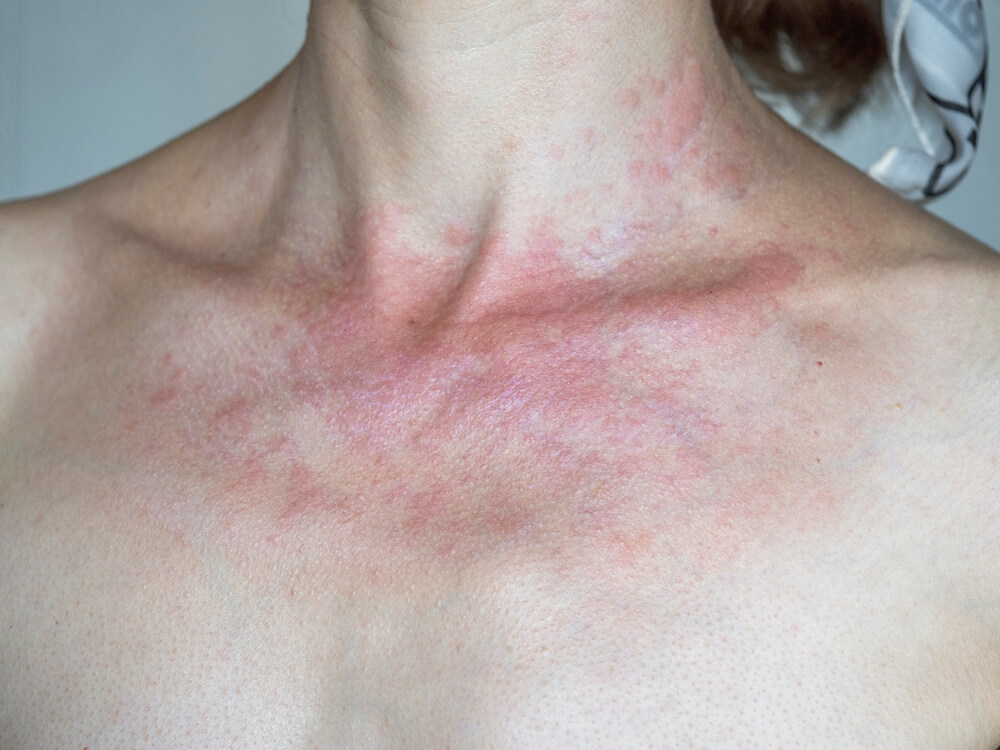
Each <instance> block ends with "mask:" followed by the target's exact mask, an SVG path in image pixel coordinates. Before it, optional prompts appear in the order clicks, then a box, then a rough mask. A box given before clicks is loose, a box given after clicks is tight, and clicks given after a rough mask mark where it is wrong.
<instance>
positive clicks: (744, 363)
mask: <svg viewBox="0 0 1000 750" xmlns="http://www.w3.org/2000/svg"><path fill="white" fill-rule="evenodd" d="M0 267H2V268H3V269H4V272H3V274H2V275H0V597H2V600H3V601H4V607H3V608H0V633H3V637H2V638H0V745H2V746H3V747H18V748H50V747H51V748H71V747H76V748H84V747H89V748H92V749H96V748H136V747H144V748H145V747H149V748H161V747H162V748H178V747H199V748H201V747H212V748H223V747H234V748H236V747H240V748H245V747H262V748H263V747H267V748H279V747H280V748H415V747H419V748H424V747H426V748H535V747H537V748H559V747H574V748H577V747H587V748H622V747H657V748H668V747H669V748H718V747H741V748H776V747H784V748H800V747H802V748H805V747H810V748H811V747H837V748H872V747H879V748H907V749H911V748H947V749H948V750H959V749H962V748H968V749H970V750H972V749H977V750H993V748H995V747H996V746H997V745H998V744H1000V650H998V646H1000V643H998V638H1000V608H998V606H997V604H996V602H997V601H998V596H1000V553H998V551H997V550H998V548H997V545H996V543H995V541H996V538H997V534H998V532H1000V515H998V512H997V507H998V506H997V504H998V500H1000V488H998V483H997V480H996V476H997V474H998V455H1000V403H998V400H1000V399H998V396H997V395H996V394H997V392H998V391H997V388H996V385H997V382H998V380H1000V358H998V353H1000V343H998V342H1000V313H998V309H1000V308H998V305H997V302H998V292H1000V271H998V268H1000V266H998V261H997V260H996V258H995V257H994V255H993V254H992V253H991V252H990V251H989V249H987V248H984V247H982V246H979V245H977V244H976V243H974V242H973V241H972V240H970V239H969V238H968V237H966V236H965V235H963V234H961V233H960V232H958V231H957V230H954V229H952V228H950V227H948V226H946V225H944V224H942V223H940V222H938V221H937V220H935V219H932V218H931V217H930V216H929V215H927V214H925V213H924V212H923V211H922V210H920V209H918V208H915V207H912V206H909V205H906V204H905V203H903V202H902V201H901V200H898V199H896V198H895V197H894V196H892V195H890V194H889V193H887V192H886V191H884V190H883V189H882V188H879V187H877V186H875V185H874V184H872V183H871V182H870V181H868V180H867V178H865V177H864V176H863V175H861V174H859V173H857V172H856V171H854V170H853V169H852V168H851V167H849V166H847V165H844V164H842V163H840V162H839V161H838V160H836V159H835V158H834V157H832V156H831V155H829V154H827V153H826V152H824V151H823V150H822V149H820V148H819V147H817V146H815V145H814V144H812V143H811V142H809V141H808V140H807V139H805V138H804V137H802V136H800V135H799V134H797V133H795V132H793V131H792V130H790V129H789V128H787V127H786V126H785V125H784V124H782V123H781V122H780V121H779V120H778V119H777V118H776V117H775V116H773V115H772V114H771V113H770V112H769V111H768V110H767V109H766V108H765V107H763V106H762V105H760V104H759V103H758V102H757V101H756V99H755V98H754V96H753V94H752V93H751V92H750V90H749V89H748V88H747V87H746V86H745V84H743V82H742V80H741V79H740V77H739V75H738V73H737V72H736V70H735V68H734V67H733V66H732V64H731V63H730V61H729V59H728V57H727V56H726V54H725V52H724V50H723V49H722V46H721V43H720V41H719V40H718V39H717V36H716V34H715V31H714V28H713V26H712V22H711V17H710V14H709V12H708V9H707V7H704V5H703V4H702V3H701V2H698V1H697V0H670V1H669V2H656V3H652V2H629V3H624V2H620V3H607V2H598V1H597V0H579V1H574V2H566V0H558V1H557V0H520V1H518V0H499V1H497V2H491V3H481V2H473V1H472V0H381V1H380V2H371V1H369V0H350V1H349V0H314V3H313V8H312V15H311V18H310V31H309V36H308V40H307V42H306V45H305V47H304V49H303V51H302V53H301V54H300V55H299V57H298V58H296V60H295V61H294V62H293V63H292V64H291V66H290V67H289V68H288V69H287V70H286V71H284V72H283V73H282V74H281V75H280V76H279V77H278V78H276V79H275V81H273V82H272V83H271V84H270V85H269V86H267V87H266V88H265V89H263V90H262V91H261V92H260V93H259V94H257V95H256V96H255V97H253V98H252V99H250V100H248V101H247V102H245V103H244V104H242V105H241V106H239V107H237V108H236V109H234V110H232V111H231V112H229V113H227V114H225V115H224V116H222V117H221V118H219V119H217V120H215V121H213V122H212V123H209V124H207V125H205V126H203V127H201V128H199V129H198V130H196V131H194V132H192V133H191V134H188V135H186V136H184V137H183V138H181V139H179V140H177V141H175V142H174V143H172V144H170V145H168V146H167V147H165V148H164V149H162V150H160V151H158V152H157V153H155V154H153V155H152V156H150V157H148V158H146V159H144V160H141V161H139V162H137V163H135V164H133V165H130V166H127V167H125V168H122V169H120V170H117V171H115V172H113V173H111V174H109V175H106V176H104V177H102V178H100V179H98V180H95V181H92V182H90V183H87V184H85V185H82V186H79V187H77V188H74V189H72V190H69V191H66V192H63V193H60V194H57V195H54V196H50V197H47V198H43V199H37V200H33V201H27V202H22V203H18V204H11V205H8V206H5V207H0Z"/></svg>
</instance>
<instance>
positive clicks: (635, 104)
mask: <svg viewBox="0 0 1000 750" xmlns="http://www.w3.org/2000/svg"><path fill="white" fill-rule="evenodd" d="M617 99H618V103H619V104H621V105H622V106H623V107H625V108H626V109H638V108H639V105H640V104H641V103H642V94H640V93H639V90H638V89H636V88H627V89H623V90H621V91H619V92H618V97H617Z"/></svg>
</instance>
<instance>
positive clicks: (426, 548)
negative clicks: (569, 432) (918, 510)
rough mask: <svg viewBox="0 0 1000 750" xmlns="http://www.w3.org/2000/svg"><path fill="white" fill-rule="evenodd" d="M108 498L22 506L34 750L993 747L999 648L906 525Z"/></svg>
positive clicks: (11, 513)
mask: <svg viewBox="0 0 1000 750" xmlns="http://www.w3.org/2000/svg"><path fill="white" fill-rule="evenodd" d="M105 468H106V467H105ZM109 473H113V472H108V471H103V472H95V475H91V476H84V475H80V476H77V477H76V482H75V484H74V486H73V487H64V488H63V489H64V493H63V494H62V496H61V498H59V501H58V502H53V500H54V498H53V497H51V496H50V497H49V500H50V502H48V503H38V504H36V505H35V506H34V508H29V506H28V505H27V504H25V503H23V502H20V500H18V499H17V498H10V497H5V502H4V506H5V507H4V510H3V512H4V514H5V516H4V524H2V528H3V535H4V539H3V545H0V546H2V549H3V550H4V552H3V562H4V570H5V575H4V578H3V582H2V583H3V588H4V591H3V593H4V599H5V601H6V602H7V603H8V605H9V606H7V607H6V608H5V613H4V617H3V620H4V621H3V623H2V624H3V626H4V629H5V632H6V633H7V634H8V636H7V638H5V640H4V645H3V646H2V648H0V665H2V669H3V672H4V674H5V678H4V680H3V681H2V682H3V684H4V688H3V689H2V690H0V716H2V718H3V726H4V727H5V729H4V732H5V734H7V736H8V737H12V738H13V740H12V741H11V743H10V744H11V746H26V747H31V746H39V747H42V746H72V745H76V744H79V745H80V746H81V747H87V746H89V747H132V746H136V744H140V745H145V746H150V747H160V746H163V747H166V746H177V745H184V746H217V747H224V746H233V747H236V746H249V745H255V746H261V747H263V746H268V747H359V748H360V747H364V748H368V747H455V748H461V747H469V748H479V747H518V748H521V747H545V748H549V747H560V746H574V747H631V746H636V747H638V746H649V745H653V746H659V747H678V748H681V747H685V748H687V747H709V746H718V745H732V744H736V745H740V746H744V747H774V746H779V745H784V746H788V747H807V746H816V745H817V744H821V745H823V744H829V743H832V742H836V743H837V744H838V746H844V747H859V748H861V747H873V746H879V747H913V746H926V747H937V746H940V747H949V748H963V747H967V748H982V749H983V750H989V748H990V745H989V738H990V737H991V736H992V735H991V734H990V733H991V732H993V731H994V730H995V729H996V728H997V722H996V719H997V717H998V715H1000V710H998V709H1000V705H998V696H997V695H996V694H995V693H991V692H990V688H989V684H990V680H989V676H990V675H991V674H992V675H995V674H996V670H997V669H998V668H1000V663H998V659H996V658H995V657H994V656H993V655H992V654H994V653H995V651H991V649H992V646H993V644H992V642H991V641H990V640H989V638H988V637H987V634H985V633H984V632H982V629H981V626H980V625H979V624H978V622H977V620H976V618H975V616H974V613H973V612H971V611H969V610H968V609H967V608H966V606H965V604H964V603H963V602H962V601H961V600H960V598H958V597H956V598H954V599H952V598H949V597H948V596H947V593H948V592H947V591H943V590H942V588H941V585H940V580H939V578H940V571H939V570H938V569H937V568H936V567H935V565H934V564H932V563H931V562H929V560H928V558H927V556H926V555H924V554H922V553H921V552H920V548H921V546H922V539H923V537H921V534H924V533H925V532H926V530H922V529H921V528H920V526H919V524H912V525H911V526H910V527H909V528H905V527H904V526H903V523H904V520H903V515H900V516H899V517H896V518H889V517H886V516H885V515H880V514H879V513H876V512H869V513H867V514H859V515H856V516H855V517H853V518H852V519H850V520H852V521H854V522H855V523H854V524H853V526H851V525H843V526H832V525H830V526H826V527H825V528H821V525H820V524H819V522H818V521H816V522H814V523H813V524H812V525H811V526H810V525H808V524H802V523H792V522H789V524H788V525H786V526H781V524H780V523H779V522H778V521H776V520H775V519H774V518H771V519H766V520H765V522H766V523H767V524H770V527H771V530H772V532H773V533H766V534H765V533H764V532H763V531H762V530H758V533H757V534H756V536H755V535H754V534H752V533H750V532H749V530H748V528H745V527H742V526H741V524H740V522H737V521H735V520H733V519H731V518H730V519H728V520H727V519H726V518H725V517H724V515H723V511H722V510H719V511H718V512H716V513H714V514H709V513H707V512H706V511H702V512H701V513H700V515H699V513H696V512H695V511H694V510H692V509H687V510H686V511H685V510H679V509H676V508H674V509H673V511H672V512H671V514H669V515H668V514H666V513H665V512H662V511H661V512H660V514H659V515H656V514H654V513H652V511H649V512H648V513H647V516H646V518H647V521H648V523H646V525H642V523H641V521H642V518H643V516H641V515H639V514H638V513H631V514H630V515H628V516H627V517H626V515H624V514H623V515H620V516H618V517H614V516H608V517H604V518H601V519H596V518H595V519H592V520H591V521H590V522H588V525H587V526H586V528H584V527H583V526H582V525H580V523H579V522H578V523H577V524H576V525H570V526H569V527H566V528H562V529H560V528H559V527H558V525H557V519H560V518H567V516H564V515H558V514H556V515H551V516H548V517H539V519H538V520H536V522H535V525H531V524H528V525H526V526H525V528H524V529H520V530H517V533H514V532H513V531H510V530H508V531H507V532H505V533H506V534H507V536H506V537H504V538H505V539H506V541H505V542H504V543H503V544H498V543H497V540H498V538H499V537H498V536H497V533H495V532H491V533H490V534H489V535H486V532H485V531H480V532H479V533H480V535H481V537H480V539H479V540H478V542H477V543H476V544H471V543H469V542H468V541H467V540H466V541H462V540H460V539H456V540H453V541H452V542H451V543H450V544H445V541H446V540H447V536H446V535H444V530H443V528H439V529H435V530H434V534H435V535H436V536H437V538H438V540H437V542H436V543H435V544H430V543H429V542H428V541H427V539H424V540H423V541H422V542H419V543H418V541H419V540H418V539H415V538H413V537H411V536H406V535H402V536H400V537H399V538H394V537H393V536H392V533H391V532H392V529H393V528H395V527H394V525H393V523H394V522H391V521H389V520H385V519H384V518H383V519H382V521H381V523H382V526H381V529H382V531H380V532H379V534H376V533H375V532H374V531H373V528H372V527H371V524H372V523H373V522H374V521H373V517H366V516H365V515H364V514H361V515H359V516H357V517H356V518H355V519H354V520H353V521H351V522H348V521H347V520H344V519H343V518H341V517H340V516H337V517H336V523H334V521H333V520H331V519H330V518H329V517H327V514H325V513H324V514H321V515H312V516H308V517H309V518H311V521H310V522H309V523H305V521H302V520H301V519H300V520H299V521H297V522H296V523H295V524H292V525H286V526H281V523H285V522H283V521H281V519H279V518H277V517H276V516H273V515H271V516H268V515H262V514H244V515H242V516H236V515H232V514H230V515H228V516H224V515H214V516H213V515H212V514H211V513H208V512H207V511H206V513H205V515H204V516H203V522H202V523H200V524H199V523H196V522H195V521H194V520H193V516H192V515H191V509H190V508H188V507H184V508H175V512H176V514H177V515H176V517H174V518H170V517H169V516H168V515H157V514H155V513H151V512H150V511H149V508H150V507H151V506H150V505H149V503H150V502H151V500H150V499H149V496H148V495H147V496H146V497H145V498H140V497H137V496H136V494H135V493H141V492H146V493H151V494H155V493H158V492H165V491H166V489H165V488H166V484H164V483H163V482H160V481H153V480H148V481H147V482H146V483H145V484H142V485H140V483H132V484H131V485H125V484H121V485H116V484H115V483H109V482H108V480H107V476H108V474H109ZM165 473H166V472H165ZM175 489H176V488H175ZM187 489H188V490H193V489H194V485H193V484H191V485H189V486H188V487H187ZM130 493H132V494H131V496H130ZM168 494H169V493H168ZM229 499H230V500H233V501H235V498H229ZM550 501H551V502H554V503H555V502H561V503H568V502H570V501H571V499H569V498H562V497H558V496H552V497H551V498H550ZM630 502H641V503H644V504H645V505H648V506H649V507H656V506H657V502H659V501H656V500H655V499H653V498H641V497H638V496H637V497H635V498H633V499H632V500H631V501H630ZM43 507H44V510H42V508H43ZM167 507H168V506H167V505H164V506H163V508H167ZM163 513H166V511H163ZM670 517H672V518H673V521H672V522H671V521H670ZM845 520H847V519H845ZM351 523H353V524H354V525H353V526H352V525H351ZM462 523H469V521H467V520H466V521H463V522H462ZM477 523H478V522H477ZM452 525H453V526H454V527H455V528H452V529H451V533H454V534H459V533H460V532H459V529H458V528H457V527H459V526H461V524H459V522H458V521H457V520H453V521H452ZM490 528H493V527H490ZM779 532H780V533H779ZM408 533H409V534H411V535H412V534H415V533H417V532H416V531H414V530H412V529H411V530H410V531H409V532H408ZM466 533H467V532H466ZM487 538H488V539H489V545H487V543H486V540H487Z"/></svg>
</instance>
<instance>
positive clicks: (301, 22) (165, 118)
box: [0, 0, 1000, 248]
mask: <svg viewBox="0 0 1000 750" xmlns="http://www.w3.org/2000/svg"><path fill="white" fill-rule="evenodd" d="M621 1H623V2H625V1H627V0H621ZM985 5H986V13H987V27H988V28H989V30H990V31H991V32H992V34H991V37H992V38H993V40H994V41H996V40H997V39H1000V4H998V2H997V0H985ZM307 12H308V0H171V2H169V3H164V2H153V0H0V201H2V200H9V199H13V198H20V197H27V196H32V195H38V194H41V193H46V192H50V191H53V190H56V189H59V188H62V187H66V186H68V185H71V184H74V183H77V182H80V181H82V180H85V179H87V178H89V177H92V176H94V175H97V174H99V173H101V172H105V171H107V170H109V169H111V168H113V167H116V166H118V165H120V164H122V163H124V162H127V161H130V160H132V159H134V158H136V157H137V156H140V155H142V154H144V153H146V152H148V151H150V150H152V149H154V148H156V147H157V146H159V145H162V144H163V143H165V142H167V141H169V140H171V139H173V138H175V137H176V136H178V135H180V134H181V133H183V132H185V131H187V130H189V129H191V128H192V127H194V126H196V125H198V124H200V123H202V122H204V121H206V120H208V119H211V118H212V117H214V116H215V115H217V114H218V113H219V112H221V111H223V110H225V109H228V108H229V107H231V106H232V105H234V104H236V103H237V102H239V101H240V100H242V99H244V98H245V97H246V96H248V95H249V94H250V93H251V92H253V91H254V90H256V89H257V88H259V87H260V86H261V85H262V84H263V83H265V82H266V81H267V80H269V79H270V78H271V77H273V76H274V75H275V74H276V73H277V72H278V71H279V70H281V69H282V68H283V67H284V66H285V65H286V64H287V63H288V61H289V60H291V59H292V57H293V56H294V55H295V53H296V51H297V50H298V48H299V47H300V45H301V44H302V41H303V39H304V37H305V26H306V14H307ZM997 57H998V56H996V55H995V56H994V57H993V59H992V60H991V68H990V72H991V80H994V81H1000V63H998V61H997ZM886 91H888V89H886ZM996 93H997V96H995V97H991V96H990V94H989V92H987V103H986V114H985V118H984V125H983V130H982V133H981V137H980V154H979V157H978V159H977V161H976V163H975V165H974V166H973V169H972V172H971V173H970V174H969V176H968V177H967V178H966V179H965V181H964V182H963V183H961V184H960V185H959V186H958V187H957V188H956V189H955V190H954V191H953V192H952V193H950V194H949V195H947V196H945V197H944V198H942V199H940V200H938V201H937V202H935V203H933V204H931V206H930V210H932V211H934V212H935V213H937V214H939V215H940V216H942V217H944V218H945V219H947V220H948V221H950V222H951V223H953V224H955V225H956V226H958V227H960V228H962V229H964V230H965V231H966V232H968V233H970V234H972V235H973V236H975V237H978V238H979V239H981V240H982V241H984V242H986V243H987V244H989V245H991V246H992V247H994V248H1000V101H997V99H1000V92H996ZM784 114H785V115H786V116H788V117H789V118H790V119H793V120H794V117H793V116H792V115H790V114H789V113H788V112H784ZM813 135H814V137H816V138H817V139H818V140H820V141H821V142H823V143H824V144H825V145H826V146H827V147H829V148H830V149H831V150H833V151H834V152H836V153H838V154H840V155H841V156H843V157H844V158H845V159H847V160H848V161H850V162H852V163H853V164H855V165H856V166H858V167H860V168H864V167H867V166H868V165H869V164H870V163H871V162H873V161H874V160H875V159H877V158H878V156H880V155H881V154H882V153H883V152H884V151H885V150H886V149H887V148H888V147H889V146H891V145H897V144H898V145H904V144H912V143H913V142H914V141H913V137H912V135H911V133H910V132H909V127H908V125H907V124H906V123H905V121H904V120H903V118H902V115H901V113H900V111H899V109H898V108H897V107H896V106H895V103H894V102H893V101H892V97H891V93H890V94H889V95H888V96H887V97H885V98H884V100H881V101H878V102H875V103H873V104H872V105H871V106H869V107H866V108H865V109H864V110H863V111H861V112H860V113H858V115H856V116H855V117H854V118H853V120H852V121H851V122H850V123H849V124H848V126H847V127H846V128H845V129H844V130H843V131H842V132H839V133H835V134H813Z"/></svg>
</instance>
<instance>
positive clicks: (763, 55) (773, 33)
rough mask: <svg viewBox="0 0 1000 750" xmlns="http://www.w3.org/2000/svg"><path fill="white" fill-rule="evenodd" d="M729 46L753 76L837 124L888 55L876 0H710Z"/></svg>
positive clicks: (822, 117) (862, 95)
mask: <svg viewBox="0 0 1000 750" xmlns="http://www.w3.org/2000/svg"><path fill="white" fill-rule="evenodd" d="M712 10H713V12H714V13H715V22H716V25H717V26H718V28H719V32H720V34H721V35H722V38H723V40H724V41H725V43H726V46H727V47H728V48H729V50H730V52H731V53H732V54H733V55H734V56H735V57H736V58H737V59H739V60H741V61H742V62H743V63H745V65H746V66H748V67H749V69H750V73H751V74H752V77H753V78H755V79H757V80H754V83H755V84H757V85H763V86H765V87H767V88H771V89H773V90H776V91H779V92H781V93H783V94H787V95H789V96H790V97H791V98H792V99H793V100H797V101H798V102H799V103H800V104H801V103H802V102H804V101H805V100H807V99H808V100H810V101H811V106H810V107H809V108H808V111H807V115H808V116H810V117H812V118H813V119H815V118H816V116H817V115H818V116H819V117H820V118H821V119H822V120H823V121H825V124H827V125H828V126H830V127H835V126H836V125H839V124H840V123H841V122H842V121H843V120H844V118H845V117H846V116H847V115H848V114H849V113H850V111H851V110H852V109H853V108H854V107H855V105H857V104H858V103H859V102H860V101H861V100H862V99H863V98H864V94H865V93H866V91H867V89H868V86H869V84H870V83H871V82H872V80H873V79H874V77H875V74H876V73H877V72H878V70H879V69H880V68H881V66H882V64H883V63H884V62H885V61H886V59H887V52H886V42H885V36H884V35H883V33H882V12H881V0H712Z"/></svg>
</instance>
